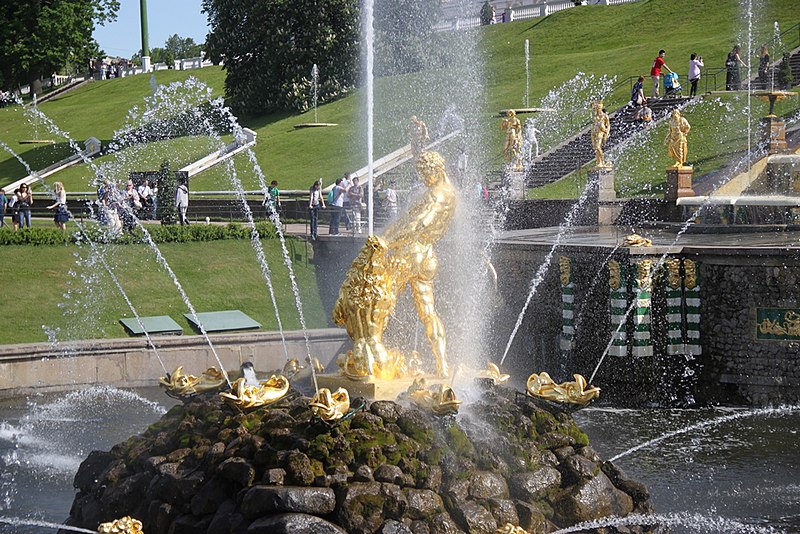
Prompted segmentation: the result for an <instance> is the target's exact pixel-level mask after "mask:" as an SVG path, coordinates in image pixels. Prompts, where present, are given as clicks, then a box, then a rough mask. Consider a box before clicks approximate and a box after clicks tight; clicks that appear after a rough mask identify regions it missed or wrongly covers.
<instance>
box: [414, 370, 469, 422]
mask: <svg viewBox="0 0 800 534" xmlns="http://www.w3.org/2000/svg"><path fill="white" fill-rule="evenodd" d="M408 396H409V397H411V402H413V403H414V404H415V405H417V406H418V407H420V408H422V409H424V410H428V411H430V412H433V413H434V414H435V415H448V414H455V413H458V408H459V406H461V401H460V400H458V398H456V392H455V391H453V388H451V387H449V386H447V385H445V384H436V385H433V386H431V387H430V388H426V387H425V379H424V378H419V379H417V380H415V381H414V383H413V384H412V385H411V387H409V388H408Z"/></svg>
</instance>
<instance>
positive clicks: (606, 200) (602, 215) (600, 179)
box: [589, 166, 620, 226]
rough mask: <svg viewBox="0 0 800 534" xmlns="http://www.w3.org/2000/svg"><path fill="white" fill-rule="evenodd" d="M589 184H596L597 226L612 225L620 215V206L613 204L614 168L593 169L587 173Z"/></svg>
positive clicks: (615, 197)
mask: <svg viewBox="0 0 800 534" xmlns="http://www.w3.org/2000/svg"><path fill="white" fill-rule="evenodd" d="M589 182H590V183H592V184H596V185H595V186H594V187H596V188H597V189H596V191H597V224H599V225H600V226H609V225H611V224H614V221H615V220H616V218H617V217H618V216H619V213H620V206H619V205H618V204H617V203H616V202H615V200H616V199H617V193H616V191H614V167H611V166H609V167H595V168H594V169H592V170H591V171H589Z"/></svg>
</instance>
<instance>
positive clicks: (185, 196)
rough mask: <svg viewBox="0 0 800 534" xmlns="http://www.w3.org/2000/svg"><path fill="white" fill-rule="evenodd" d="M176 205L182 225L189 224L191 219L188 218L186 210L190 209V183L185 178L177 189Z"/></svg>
mask: <svg viewBox="0 0 800 534" xmlns="http://www.w3.org/2000/svg"><path fill="white" fill-rule="evenodd" d="M175 207H176V208H178V221H179V222H180V223H181V226H183V225H184V224H185V225H188V224H189V219H187V218H186V210H187V209H189V185H188V184H187V183H186V182H185V181H183V180H181V182H180V183H179V184H178V187H177V188H176V189H175Z"/></svg>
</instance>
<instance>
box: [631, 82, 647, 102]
mask: <svg viewBox="0 0 800 534" xmlns="http://www.w3.org/2000/svg"><path fill="white" fill-rule="evenodd" d="M645 102H647V99H646V98H645V96H644V76H639V79H638V80H636V83H635V84H633V88H632V89H631V107H639V106H643V105H644V104H645Z"/></svg>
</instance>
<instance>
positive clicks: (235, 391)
mask: <svg viewBox="0 0 800 534" xmlns="http://www.w3.org/2000/svg"><path fill="white" fill-rule="evenodd" d="M288 391H289V380H288V379H287V378H286V377H285V376H282V375H272V376H271V377H269V379H268V380H265V381H263V382H261V383H260V384H259V385H258V386H248V385H246V384H245V379H244V378H240V379H238V380H237V381H235V382H234V383H233V385H232V386H231V391H230V392H227V393H226V392H223V393H220V394H219V396H220V397H221V398H222V400H223V401H225V402H226V403H228V404H230V405H231V406H234V407H236V408H241V409H243V410H247V409H251V408H259V407H261V406H268V405H270V404H273V403H275V402H278V401H279V400H281V399H282V398H283V397H284V395H286V393H287V392H288Z"/></svg>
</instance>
